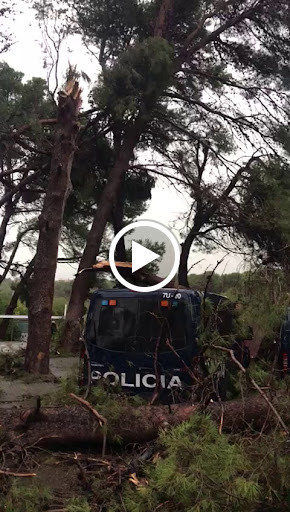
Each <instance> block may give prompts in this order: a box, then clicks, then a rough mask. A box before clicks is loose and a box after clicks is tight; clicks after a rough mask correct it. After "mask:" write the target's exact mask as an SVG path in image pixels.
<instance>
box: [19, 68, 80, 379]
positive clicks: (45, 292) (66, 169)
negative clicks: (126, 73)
mask: <svg viewBox="0 0 290 512" xmlns="http://www.w3.org/2000/svg"><path fill="white" fill-rule="evenodd" d="M70 71H72V70H70ZM80 105H81V90H80V88H79V84H78V82H77V81H76V80H75V79H74V73H72V72H70V76H69V77H68V80H67V83H66V86H65V88H64V89H63V90H62V91H60V93H59V101H58V111H57V127H56V131H55V139H54V145H53V151H52V155H51V166H50V175H49V180H48V185H47V192H46V196H45V200H44V205H43V210H42V213H41V215H40V218H39V239H38V244H37V251H36V255H35V261H34V270H33V277H32V280H31V284H30V290H29V293H30V297H29V310H28V318H29V330H28V342H27V349H26V356H25V368H26V370H28V371H33V372H39V373H48V372H49V346H50V339H51V313H52V302H53V291H54V279H55V272H56V265H57V254H58V248H59V240H60V234H61V228H62V222H63V214H64V208H65V204H66V200H67V197H68V195H69V193H70V187H71V179H70V175H71V168H72V163H73V158H74V153H75V150H76V140H77V136H78V133H79V127H80V126H79V123H78V114H79V110H80Z"/></svg>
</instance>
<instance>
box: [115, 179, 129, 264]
mask: <svg viewBox="0 0 290 512" xmlns="http://www.w3.org/2000/svg"><path fill="white" fill-rule="evenodd" d="M124 188H125V175H123V178H122V183H121V186H120V192H119V194H118V198H117V201H116V203H115V206H114V208H113V227H114V235H115V236H116V235H117V234H118V233H119V231H121V229H122V228H123V227H124V200H125V198H124V194H125V190H124ZM116 259H117V261H126V248H125V240H124V238H123V237H122V238H121V240H120V241H119V243H118V245H117V247H116Z"/></svg>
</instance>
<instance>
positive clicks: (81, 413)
mask: <svg viewBox="0 0 290 512" xmlns="http://www.w3.org/2000/svg"><path fill="white" fill-rule="evenodd" d="M171 409H172V412H169V408H168V406H150V405H148V406H141V407H138V408H133V407H130V406H124V407H121V406H120V410H119V411H117V413H116V414H115V416H114V417H112V418H109V417H108V418H107V421H108V424H107V441H108V443H109V444H114V443H116V442H117V443H120V442H122V443H123V444H128V443H145V442H148V441H151V440H153V439H155V438H156V437H157V436H158V432H159V430H160V429H165V428H169V427H170V426H175V425H178V424H180V423H181V422H183V421H185V420H187V419H189V418H190V417H191V416H192V415H193V414H196V413H197V412H198V411H200V407H199V406H198V405H197V404H196V405H193V406H192V405H190V404H181V405H174V406H172V408H171ZM207 414H209V415H210V416H211V417H212V419H213V420H214V421H215V422H217V424H218V425H220V423H221V406H220V404H219V403H211V404H210V405H209V407H208V409H207ZM0 423H1V425H2V429H3V430H2V432H3V433H6V434H7V435H9V438H10V439H13V440H15V439H16V437H18V440H17V442H19V443H21V445H23V444H24V445H25V446H31V445H37V446H42V447H50V448H54V447H59V446H61V447H63V446H66V447H70V446H75V445H89V446H90V445H100V446H101V445H102V443H103V439H104V431H103V429H102V427H100V425H99V422H98V420H97V419H96V418H94V416H93V415H92V414H90V412H89V411H87V410H85V409H83V408H81V407H80V406H71V407H63V408H46V409H45V408H44V409H43V410H42V414H41V415H40V417H39V419H38V420H37V421H36V422H35V423H32V424H30V425H29V426H27V425H26V426H25V428H23V424H21V422H20V421H19V411H11V410H10V411H7V410H4V409H0ZM274 424H276V419H275V417H274V415H273V412H272V411H271V409H270V408H269V405H268V404H267V403H266V402H265V401H264V400H263V398H262V397H260V396H253V397H251V398H247V399H246V401H245V402H243V401H242V400H232V401H229V402H224V403H223V424H222V430H223V432H241V431H244V430H246V429H248V428H249V427H251V429H254V430H256V431H260V430H261V429H263V428H264V429H265V428H269V427H270V426H271V425H274ZM19 432H20V433H21V435H20V436H19Z"/></svg>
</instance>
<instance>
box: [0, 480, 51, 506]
mask: <svg viewBox="0 0 290 512" xmlns="http://www.w3.org/2000/svg"><path fill="white" fill-rule="evenodd" d="M51 502H52V494H51V492H50V491H49V489H46V488H45V487H39V486H38V485H36V484H33V485H29V486H25V485H23V484H21V483H19V481H16V480H15V481H14V482H13V483H12V485H11V487H10V489H9V491H8V494H7V495H6V496H5V497H4V498H1V499H0V505H1V507H2V506H3V509H2V508H1V510H5V512H43V511H44V510H47V509H48V507H49V505H50V504H51Z"/></svg>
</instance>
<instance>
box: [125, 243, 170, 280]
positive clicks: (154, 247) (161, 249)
mask: <svg viewBox="0 0 290 512" xmlns="http://www.w3.org/2000/svg"><path fill="white" fill-rule="evenodd" d="M135 242H137V243H139V244H141V245H142V246H143V247H146V248H147V249H149V250H150V251H153V252H156V253H157V254H159V256H160V260H158V261H161V260H162V258H163V256H164V254H165V243H164V242H162V243H159V242H152V241H151V240H149V239H148V238H147V239H146V240H135ZM126 257H127V261H132V246H131V247H130V248H129V249H128V250H127V251H126ZM158 261H157V262H156V261H153V262H152V263H149V264H148V265H146V266H145V267H144V271H145V272H149V273H150V274H155V275H156V274H157V273H158V271H159V264H158Z"/></svg>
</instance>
